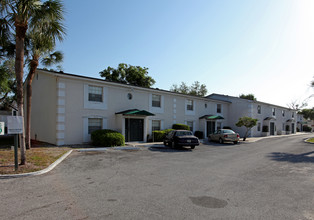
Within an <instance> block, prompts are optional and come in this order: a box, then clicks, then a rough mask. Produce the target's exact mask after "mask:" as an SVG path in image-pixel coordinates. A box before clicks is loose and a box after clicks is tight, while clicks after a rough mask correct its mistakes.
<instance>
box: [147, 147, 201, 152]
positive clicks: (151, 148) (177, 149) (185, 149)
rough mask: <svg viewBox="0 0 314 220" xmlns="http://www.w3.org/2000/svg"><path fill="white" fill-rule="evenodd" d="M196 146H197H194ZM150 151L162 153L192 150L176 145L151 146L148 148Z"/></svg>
mask: <svg viewBox="0 0 314 220" xmlns="http://www.w3.org/2000/svg"><path fill="white" fill-rule="evenodd" d="M196 147H197V146H196ZM148 150H150V151H157V152H164V153H178V152H181V153H182V152H192V151H193V150H192V149H191V148H189V147H177V148H170V147H168V146H162V145H159V146H151V147H149V148H148Z"/></svg>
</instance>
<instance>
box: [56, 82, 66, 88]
mask: <svg viewBox="0 0 314 220" xmlns="http://www.w3.org/2000/svg"><path fill="white" fill-rule="evenodd" d="M57 88H58V89H65V83H64V82H58V84H57Z"/></svg>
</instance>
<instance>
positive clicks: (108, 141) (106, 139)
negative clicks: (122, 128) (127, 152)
mask: <svg viewBox="0 0 314 220" xmlns="http://www.w3.org/2000/svg"><path fill="white" fill-rule="evenodd" d="M91 139H92V144H93V145H94V146H98V147H114V146H124V145H125V140H124V136H123V135H122V134H121V133H119V132H117V131H114V130H110V129H102V130H97V131H93V132H92V134H91Z"/></svg>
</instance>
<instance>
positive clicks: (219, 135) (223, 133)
mask: <svg viewBox="0 0 314 220" xmlns="http://www.w3.org/2000/svg"><path fill="white" fill-rule="evenodd" d="M208 140H209V141H219V143H220V144H223V143H224V142H233V143H234V144H237V143H238V142H239V140H240V135H239V134H238V133H235V132H234V131H233V130H231V129H218V130H217V131H215V133H213V134H210V135H209V136H208Z"/></svg>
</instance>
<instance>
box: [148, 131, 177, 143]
mask: <svg viewBox="0 0 314 220" xmlns="http://www.w3.org/2000/svg"><path fill="white" fill-rule="evenodd" d="M170 131H173V129H165V130H162V131H153V139H152V141H153V142H161V141H163V140H164V138H165V137H166V135H167V134H168V133H169V132H170Z"/></svg>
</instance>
